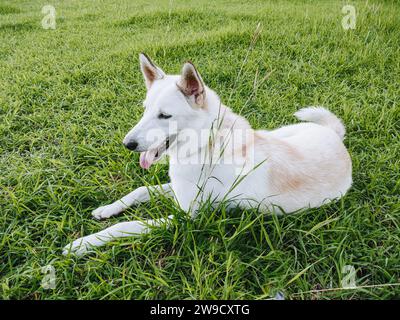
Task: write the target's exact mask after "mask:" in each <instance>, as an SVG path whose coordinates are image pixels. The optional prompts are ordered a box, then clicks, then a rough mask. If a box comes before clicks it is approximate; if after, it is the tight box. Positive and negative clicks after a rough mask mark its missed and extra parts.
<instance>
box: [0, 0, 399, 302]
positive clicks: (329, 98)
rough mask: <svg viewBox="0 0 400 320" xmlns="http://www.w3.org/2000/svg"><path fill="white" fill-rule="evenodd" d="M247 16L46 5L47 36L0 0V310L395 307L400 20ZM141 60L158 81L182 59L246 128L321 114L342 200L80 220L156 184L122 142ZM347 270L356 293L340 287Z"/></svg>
mask: <svg viewBox="0 0 400 320" xmlns="http://www.w3.org/2000/svg"><path fill="white" fill-rule="evenodd" d="M243 3H244V1H212V2H211V1H203V0H196V1H176V0H173V1H172V0H171V1H157V2H156V1H130V0H121V1H78V0H69V1H60V0H58V1H53V2H51V3H50V4H52V5H53V6H54V7H55V9H56V13H57V16H56V23H57V25H56V29H55V30H52V29H49V30H46V29H43V28H42V26H41V20H42V18H43V17H44V14H42V13H41V9H42V6H43V5H44V4H46V3H44V2H42V1H34V0H31V1H1V4H0V208H1V210H0V298H3V299H9V298H10V299H178V298H179V299H267V298H270V297H273V296H275V294H276V293H277V292H281V293H283V294H284V296H285V298H286V299H360V298H367V299H390V298H396V297H397V298H399V297H400V286H399V283H400V229H399V224H400V197H399V194H400V133H399V132H400V131H399V129H400V106H399V100H400V98H399V97H400V85H399V79H400V59H399V57H400V49H399V48H400V5H399V4H398V3H397V2H396V1H351V4H352V5H354V7H355V8H356V13H357V20H356V28H355V29H354V30H351V29H350V30H347V31H346V30H344V29H343V27H342V24H341V21H342V18H343V16H344V13H342V6H343V5H345V4H347V3H346V2H343V1H306V0H304V1H252V2H251V3H246V4H243ZM141 51H143V52H146V53H147V54H148V55H149V56H150V57H152V58H153V59H154V61H155V62H157V63H158V64H159V65H160V66H161V67H162V68H163V69H164V70H165V71H167V72H169V73H178V72H179V71H180V69H181V66H182V63H183V62H184V61H186V60H191V61H193V62H194V63H195V65H196V66H197V67H198V69H199V71H200V73H201V74H202V77H203V79H204V80H205V82H206V83H207V84H208V85H209V86H210V87H211V88H213V89H215V90H216V91H217V92H218V93H219V94H220V96H221V97H222V101H223V102H224V103H225V104H227V105H229V106H230V107H231V108H232V109H233V110H234V111H236V112H238V113H240V114H242V115H244V116H245V117H247V118H248V119H249V121H250V122H251V124H252V125H253V126H254V127H255V128H275V127H279V126H282V125H284V124H288V123H292V122H294V121H295V119H294V117H293V113H294V112H295V111H296V110H298V109H299V108H301V107H304V106H309V105H323V106H326V107H327V108H329V109H330V110H332V111H333V112H335V113H336V114H337V115H338V116H339V117H341V118H342V119H343V121H344V123H345V125H346V128H347V136H346V139H345V144H346V146H347V147H348V149H349V151H350V154H351V156H352V159H353V179H354V184H353V187H352V188H351V190H350V191H349V193H348V194H347V195H346V196H345V197H344V198H342V200H340V201H338V202H335V203H332V204H329V205H326V206H324V207H321V208H319V209H313V210H305V211H304V212H301V213H298V214H296V215H287V216H284V217H276V216H273V215H269V214H267V215H265V214H264V215H263V214H259V213H257V212H256V211H235V212H227V211H226V210H225V208H224V206H223V205H222V206H220V207H218V208H217V209H210V208H208V207H204V208H203V209H202V210H201V212H200V214H199V216H198V218H197V219H195V220H190V219H188V218H187V217H186V216H185V214H184V213H183V212H181V211H180V210H179V209H178V208H177V207H176V205H174V203H173V202H172V200H168V199H157V198H154V199H152V200H151V201H150V202H149V203H148V204H145V205H141V206H138V207H135V208H132V209H130V210H128V211H127V212H125V213H124V214H122V215H121V216H118V217H114V218H111V219H109V220H106V221H101V222H99V221H95V220H94V219H93V218H92V216H91V214H90V213H91V211H92V210H93V209H95V208H97V207H99V206H100V205H104V204H108V203H111V202H113V201H115V200H117V199H119V198H121V197H122V196H123V195H125V194H127V193H128V192H129V191H131V190H133V189H134V188H136V187H139V186H141V185H152V184H158V183H162V182H166V181H167V179H168V176H167V165H166V164H157V165H155V166H153V167H151V169H150V170H149V171H145V170H143V169H141V168H140V167H139V166H138V155H137V154H134V153H131V152H129V151H128V150H126V149H125V148H124V147H123V146H122V143H121V142H122V138H123V137H124V135H125V134H126V132H127V131H128V130H129V129H130V128H131V127H132V126H133V125H134V124H135V123H136V122H137V121H138V119H139V118H140V117H141V114H142V112H143V109H142V108H141V101H142V100H143V99H144V96H145V86H144V83H143V79H142V75H141V73H140V71H139V67H138V53H139V52H141ZM169 214H175V215H176V219H174V221H173V223H172V226H171V227H170V228H169V229H167V228H165V227H164V228H160V229H156V230H154V231H152V232H151V233H150V234H148V235H145V236H143V237H141V238H125V239H123V240H120V241H115V242H114V243H112V244H111V245H108V246H106V247H103V248H99V249H98V250H97V252H96V253H94V254H91V255H88V256H85V257H83V258H75V257H71V256H70V257H64V256H62V255H61V249H62V247H63V246H64V245H66V244H67V243H69V242H70V241H72V240H74V239H76V238H78V237H80V236H83V235H87V234H89V233H93V232H96V231H99V230H101V229H103V228H105V227H106V226H109V225H112V224H115V223H116V222H121V221H126V220H129V219H137V218H138V217H145V216H154V217H162V216H167V215H169ZM46 266H48V267H47V268H50V269H48V270H51V271H49V272H50V273H52V274H54V276H55V283H54V284H55V287H53V288H48V287H47V286H46V285H43V282H42V281H43V278H44V277H45V279H47V278H46V272H45V270H44V269H43V268H46ZM346 266H350V267H346ZM352 267H354V269H355V270H356V275H355V283H356V286H357V287H356V288H346V287H343V285H342V283H343V281H344V282H346V275H347V273H346V272H343V271H344V270H345V269H346V268H352Z"/></svg>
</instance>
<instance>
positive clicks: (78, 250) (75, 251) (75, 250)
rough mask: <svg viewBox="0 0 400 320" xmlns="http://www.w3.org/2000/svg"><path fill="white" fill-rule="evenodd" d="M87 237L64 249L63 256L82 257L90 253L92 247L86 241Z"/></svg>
mask: <svg viewBox="0 0 400 320" xmlns="http://www.w3.org/2000/svg"><path fill="white" fill-rule="evenodd" d="M86 238H87V237H83V238H79V239H76V240H75V241H73V242H71V243H70V244H68V245H66V246H65V247H64V248H63V251H62V254H63V255H64V256H66V255H68V254H72V255H75V256H78V257H79V256H82V255H84V254H85V253H87V252H88V251H90V248H91V245H90V243H89V242H88V241H87V239H86Z"/></svg>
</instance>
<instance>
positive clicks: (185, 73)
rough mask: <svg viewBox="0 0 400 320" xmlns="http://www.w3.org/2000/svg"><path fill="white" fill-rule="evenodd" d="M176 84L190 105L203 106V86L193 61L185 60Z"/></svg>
mask: <svg viewBox="0 0 400 320" xmlns="http://www.w3.org/2000/svg"><path fill="white" fill-rule="evenodd" d="M177 86H178V88H179V90H180V91H181V92H182V93H183V94H184V95H185V96H186V98H187V99H188V100H189V102H190V103H191V104H192V105H193V104H194V105H196V106H198V107H204V104H205V95H206V92H205V87H204V83H203V79H201V76H200V74H199V73H198V72H197V70H196V68H195V66H194V65H193V63H191V62H186V63H185V64H184V65H183V68H182V75H181V79H180V80H179V82H178V83H177Z"/></svg>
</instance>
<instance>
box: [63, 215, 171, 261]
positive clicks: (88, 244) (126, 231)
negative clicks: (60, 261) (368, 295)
mask: <svg viewBox="0 0 400 320" xmlns="http://www.w3.org/2000/svg"><path fill="white" fill-rule="evenodd" d="M171 219H172V215H170V216H168V218H167V219H164V218H160V219H149V220H144V221H129V222H121V223H117V224H115V225H113V226H111V227H109V228H107V229H104V230H102V231H100V232H97V233H94V234H91V235H89V236H86V237H82V238H79V239H77V240H75V241H73V242H71V243H70V244H68V245H67V246H65V247H64V249H63V255H67V254H68V253H72V254H75V255H77V256H81V255H83V254H84V253H86V252H88V251H90V250H91V249H93V248H94V247H100V246H103V245H105V244H106V243H107V242H110V241H112V240H114V239H117V238H123V237H131V236H134V235H140V234H144V233H148V232H149V231H150V229H151V227H158V226H160V225H161V224H164V223H166V222H168V221H169V220H171Z"/></svg>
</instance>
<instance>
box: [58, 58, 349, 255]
mask: <svg viewBox="0 0 400 320" xmlns="http://www.w3.org/2000/svg"><path fill="white" fill-rule="evenodd" d="M139 58H140V67H141V70H142V73H143V76H144V79H145V83H146V87H147V95H146V99H145V101H144V108H145V109H144V115H143V117H142V119H141V120H140V121H139V123H138V124H137V125H136V126H135V127H134V128H133V129H132V130H131V131H129V133H128V134H127V135H126V136H125V138H124V141H123V143H124V145H125V146H126V147H127V148H128V149H130V150H133V151H138V152H141V154H140V165H141V167H143V168H146V169H147V168H149V167H150V165H151V164H152V163H154V162H155V161H157V160H158V159H159V158H160V157H161V156H162V155H163V154H167V155H168V156H169V176H170V178H171V182H170V183H167V184H163V185H160V186H154V187H140V188H138V189H136V190H134V191H133V192H131V193H129V194H128V195H126V196H124V197H123V198H122V199H120V200H118V201H116V202H114V203H112V204H110V205H106V206H103V207H100V208H98V209H96V210H94V211H93V216H94V217H95V218H97V219H103V218H109V217H111V216H114V215H117V214H119V213H121V212H122V211H124V210H125V209H127V208H128V207H130V206H132V205H136V204H138V203H141V202H145V201H148V200H149V198H150V193H151V192H161V193H163V194H165V195H171V196H173V197H174V198H175V200H176V201H177V203H178V204H179V206H180V207H181V208H182V209H183V210H185V211H186V212H188V213H190V214H191V216H192V217H194V216H195V215H196V212H197V209H198V207H199V205H200V204H201V203H202V202H203V201H204V200H205V199H212V200H213V201H216V202H220V201H225V200H228V201H229V203H232V205H235V206H239V207H242V208H249V207H256V208H259V209H260V210H261V211H273V212H277V213H284V212H294V211H296V210H299V209H302V208H309V207H318V206H321V205H323V204H324V203H326V202H329V201H330V200H333V199H337V198H340V197H342V196H343V195H344V194H345V193H346V191H347V190H348V189H349V188H350V186H351V183H352V177H351V175H352V164H351V159H350V156H349V154H348V152H347V150H346V147H345V146H344V145H343V142H342V140H343V138H344V134H345V128H344V126H343V124H342V123H341V121H340V120H339V119H338V118H337V117H336V116H335V115H333V114H332V113H331V112H329V111H328V110H326V109H324V108H320V107H310V108H305V109H301V110H300V111H298V112H296V114H295V115H296V116H297V118H299V119H300V120H303V121H309V122H302V123H299V124H294V125H290V126H285V127H282V128H279V129H276V130H273V131H265V130H253V129H252V128H251V127H250V125H249V123H248V121H247V120H246V119H244V118H243V117H241V116H239V115H237V114H235V113H233V112H232V111H231V110H230V109H229V108H227V107H226V106H224V105H222V103H221V101H220V98H219V97H218V95H217V94H216V93H215V92H214V91H212V90H211V89H210V88H208V87H207V86H206V85H205V84H204V82H203V80H202V78H201V77H200V75H199V73H198V72H197V70H196V68H195V67H194V66H193V64H192V63H190V62H187V63H185V64H184V66H183V69H182V74H181V75H166V74H165V73H164V72H163V71H162V70H161V69H160V68H159V67H157V66H156V65H155V64H154V63H153V62H152V61H151V60H150V59H149V58H148V57H147V56H146V55H144V54H140V56H139ZM238 132H239V134H236V133H238ZM156 133H157V134H156ZM193 133H195V134H193ZM150 136H151V137H150ZM201 137H203V139H202V138H201ZM204 137H206V138H204ZM188 138H189V140H188ZM221 142H222V143H221ZM221 146H222V148H221ZM216 150H217V151H216ZM221 150H222V152H221ZM169 219H171V216H168V218H165V219H154V220H143V221H131V222H122V223H118V224H116V225H114V226H112V227H110V228H107V229H105V230H103V231H100V232H98V233H95V234H92V235H89V236H86V237H83V238H80V239H77V240H75V241H74V242H72V243H71V244H69V245H67V246H66V247H65V248H64V251H63V253H64V254H68V253H69V252H71V253H74V254H77V255H81V254H83V253H85V252H86V251H88V250H90V249H91V248H92V247H98V246H101V245H104V244H105V243H107V242H109V241H111V240H113V239H115V238H120V237H126V236H132V235H134V234H143V233H146V232H148V231H149V230H151V228H152V227H154V226H159V225H161V224H163V223H167V222H168V220H169Z"/></svg>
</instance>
